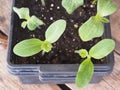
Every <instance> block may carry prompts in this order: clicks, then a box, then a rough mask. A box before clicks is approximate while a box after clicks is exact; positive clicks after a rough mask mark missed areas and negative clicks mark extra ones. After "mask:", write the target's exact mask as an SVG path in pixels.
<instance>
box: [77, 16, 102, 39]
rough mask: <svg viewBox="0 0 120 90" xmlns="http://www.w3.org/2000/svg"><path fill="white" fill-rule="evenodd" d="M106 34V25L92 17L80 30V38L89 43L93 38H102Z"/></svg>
mask: <svg viewBox="0 0 120 90" xmlns="http://www.w3.org/2000/svg"><path fill="white" fill-rule="evenodd" d="M103 33H104V25H103V24H102V22H100V21H98V20H96V17H94V16H93V17H91V18H90V19H89V20H88V21H87V22H85V23H84V24H83V25H82V26H81V27H80V28H79V36H80V38H81V39H82V40H83V41H89V40H91V39H93V38H96V37H100V36H102V35H103Z"/></svg>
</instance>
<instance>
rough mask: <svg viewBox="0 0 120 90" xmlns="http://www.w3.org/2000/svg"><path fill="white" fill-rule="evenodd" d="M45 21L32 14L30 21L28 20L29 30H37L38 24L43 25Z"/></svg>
mask: <svg viewBox="0 0 120 90" xmlns="http://www.w3.org/2000/svg"><path fill="white" fill-rule="evenodd" d="M43 24H44V23H43V21H42V20H40V19H38V18H37V17H36V16H32V17H31V18H30V19H29V20H28V21H27V27H28V29H29V30H31V31H32V30H35V29H36V28H37V27H38V26H40V25H43Z"/></svg>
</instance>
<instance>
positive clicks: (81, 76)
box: [75, 39, 115, 87]
mask: <svg viewBox="0 0 120 90" xmlns="http://www.w3.org/2000/svg"><path fill="white" fill-rule="evenodd" d="M114 48H115V42H114V41H113V40H111V39H103V40H101V41H100V42H98V43H97V44H96V45H94V46H93V47H92V48H91V49H90V50H89V52H88V51H87V50H86V49H81V50H76V51H75V53H78V54H79V55H80V56H81V58H85V60H84V61H83V62H82V63H81V64H80V66H79V69H78V72H77V75H76V85H77V86H78V87H84V86H85V85H87V84H88V83H89V82H90V81H91V79H92V76H93V73H94V65H93V63H92V61H91V58H94V59H102V58H104V57H105V56H107V55H108V54H110V53H111V52H112V51H113V50H114Z"/></svg>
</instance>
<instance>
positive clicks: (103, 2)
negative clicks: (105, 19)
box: [97, 0, 117, 16]
mask: <svg viewBox="0 0 120 90" xmlns="http://www.w3.org/2000/svg"><path fill="white" fill-rule="evenodd" d="M97 5H98V6H97V12H98V13H99V14H100V15H101V16H108V15H110V14H112V13H114V12H115V11H116V10H117V6H116V5H115V4H114V3H113V2H112V0H98V4H97Z"/></svg>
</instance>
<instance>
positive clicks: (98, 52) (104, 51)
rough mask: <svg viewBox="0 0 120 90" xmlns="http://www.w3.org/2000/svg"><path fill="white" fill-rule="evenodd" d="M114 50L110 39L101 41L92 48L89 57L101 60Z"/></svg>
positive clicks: (113, 43) (113, 44)
mask: <svg viewBox="0 0 120 90" xmlns="http://www.w3.org/2000/svg"><path fill="white" fill-rule="evenodd" d="M114 48H115V42H114V41H113V40H111V39H103V40H102V41H100V42H98V43H97V44H96V45H95V46H93V47H92V48H91V49H90V51H89V55H90V56H91V57H93V58H95V59H101V58H103V57H105V56H107V55H108V54H110V53H111V52H112V51H113V50H114Z"/></svg>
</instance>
